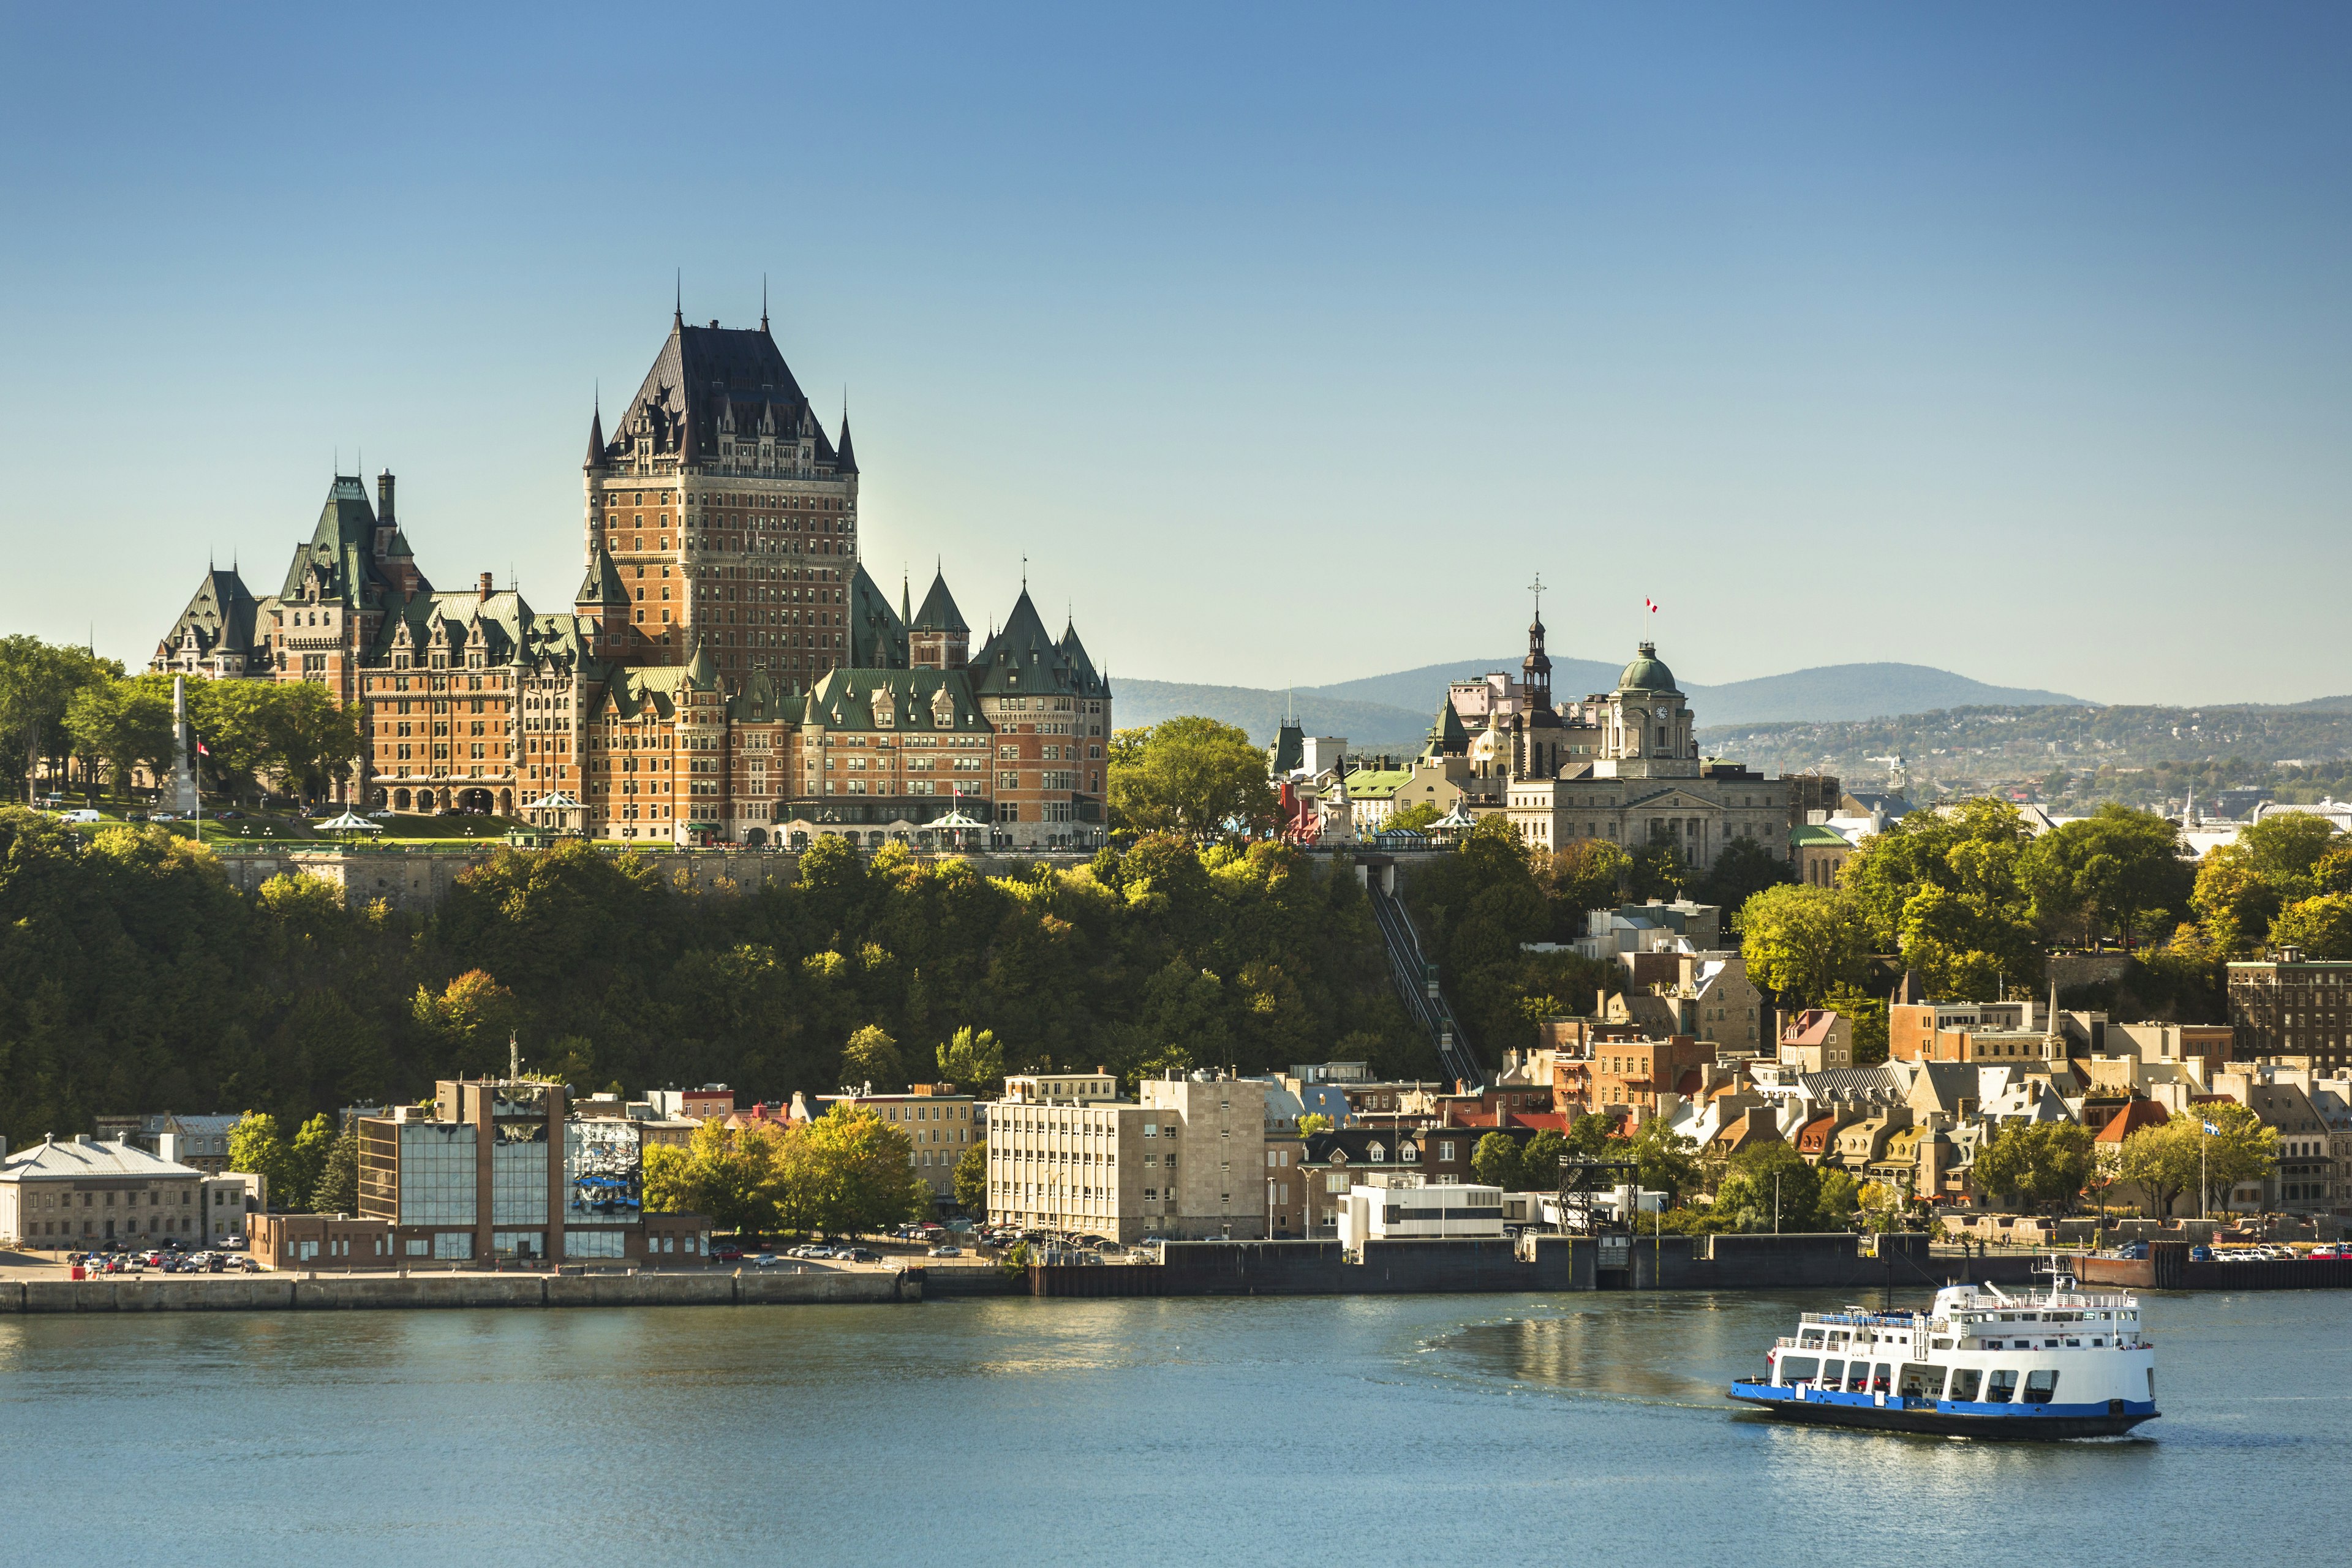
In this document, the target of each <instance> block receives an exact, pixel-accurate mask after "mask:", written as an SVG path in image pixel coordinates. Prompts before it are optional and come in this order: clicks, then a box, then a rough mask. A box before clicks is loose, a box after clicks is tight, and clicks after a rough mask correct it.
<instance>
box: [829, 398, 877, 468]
mask: <svg viewBox="0 0 2352 1568" xmlns="http://www.w3.org/2000/svg"><path fill="white" fill-rule="evenodd" d="M884 434H885V435H887V434H888V432H887V431H885V432H884ZM833 468H834V471H835V473H841V474H854V473H856V471H857V455H856V453H855V452H853V451H851V450H850V447H849V410H847V409H846V408H845V409H843V410H842V411H841V444H840V445H839V446H838V447H835V448H834V454H833Z"/></svg>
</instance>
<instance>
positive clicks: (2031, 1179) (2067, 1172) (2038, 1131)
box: [1975, 1121, 2093, 1210]
mask: <svg viewBox="0 0 2352 1568" xmlns="http://www.w3.org/2000/svg"><path fill="white" fill-rule="evenodd" d="M2092 1168H2093V1162H2092V1158H2091V1131H2090V1129H2088V1128H2086V1127H2084V1126H2083V1125H2081V1124H2080V1123H2079V1122H2074V1121H2010V1122H2006V1123H2004V1124H2003V1125H2002V1126H2001V1128H2000V1131H1997V1132H1995V1133H1994V1134H1993V1136H1992V1137H1991V1138H1990V1139H1989V1140H1987V1141H1986V1142H1985V1144H1984V1147H1983V1148H1981V1149H1979V1151H1978V1152H1977V1158H1976V1167H1975V1170H1976V1182H1977V1185H1978V1186H1979V1187H1980V1188H1981V1189H1983V1190H1984V1191H1985V1192H1987V1193H1989V1194H1994V1195H1997V1196H1999V1197H2002V1198H2005V1199H2008V1200H2009V1201H2011V1202H2012V1203H2018V1204H2022V1205H2028V1206H2031V1207H2033V1208H2049V1209H2053V1210H2055V1209H2058V1208H2061V1207H2064V1206H2067V1205H2072V1204H2073V1202H2074V1199H2075V1198H2076V1196H2078V1195H2079V1194H2081V1193H2082V1191H2083V1188H2084V1184H2087V1183H2088V1182H2089V1181H2090V1179H2091V1176H2092Z"/></svg>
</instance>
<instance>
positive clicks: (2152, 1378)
mask: <svg viewBox="0 0 2352 1568" xmlns="http://www.w3.org/2000/svg"><path fill="white" fill-rule="evenodd" d="M2147 1400H2148V1403H2149V1404H2151V1405H2153V1404H2155V1403H2156V1368H2154V1367H2149V1368H2148V1369H2147Z"/></svg>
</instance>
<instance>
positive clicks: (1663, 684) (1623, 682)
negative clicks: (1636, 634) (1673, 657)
mask: <svg viewBox="0 0 2352 1568" xmlns="http://www.w3.org/2000/svg"><path fill="white" fill-rule="evenodd" d="M1617 689H1618V690H1620V691H1659V692H1664V693H1665V694H1666V695H1668V696H1670V697H1680V696H1681V695H1682V690H1681V689H1680V688H1678V687H1676V686H1675V672H1674V671H1673V670H1671V669H1668V668H1666V667H1665V664H1664V661H1663V660H1661V659H1660V658H1658V645H1657V644H1655V643H1654V642H1645V643H1643V644H1642V645H1641V647H1640V648H1638V649H1637V650H1636V651H1635V653H1634V656H1633V663H1631V664H1629V665H1627V666H1626V667H1625V668H1624V672H1623V673H1622V674H1621V675H1619V676H1618V677H1617Z"/></svg>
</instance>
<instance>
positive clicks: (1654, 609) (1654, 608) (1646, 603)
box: [1642, 599, 1658, 615]
mask: <svg viewBox="0 0 2352 1568" xmlns="http://www.w3.org/2000/svg"><path fill="white" fill-rule="evenodd" d="M1642 605H1643V608H1644V609H1646V610H1648V611H1649V612H1650V614H1652V615H1656V614H1657V613H1658V601H1657V600H1655V599H1644V600H1643V601H1642Z"/></svg>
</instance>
